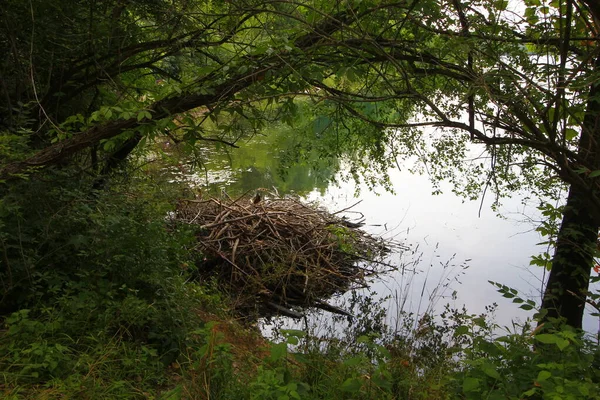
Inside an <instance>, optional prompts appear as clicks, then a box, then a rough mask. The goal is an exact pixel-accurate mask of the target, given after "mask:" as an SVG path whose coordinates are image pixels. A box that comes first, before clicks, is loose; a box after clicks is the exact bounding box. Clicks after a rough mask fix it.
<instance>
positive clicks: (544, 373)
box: [536, 371, 552, 382]
mask: <svg viewBox="0 0 600 400" xmlns="http://www.w3.org/2000/svg"><path fill="white" fill-rule="evenodd" d="M551 376H552V372H550V371H540V373H539V374H538V376H537V379H536V381H538V382H544V381H545V380H547V379H548V378H550V377H551Z"/></svg>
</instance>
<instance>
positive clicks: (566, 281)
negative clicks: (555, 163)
mask: <svg viewBox="0 0 600 400" xmlns="http://www.w3.org/2000/svg"><path fill="white" fill-rule="evenodd" d="M588 210H589V203H588V202H587V196H586V194H585V193H584V192H583V191H582V190H580V189H578V188H577V187H576V186H571V189H570V190H569V196H568V198H567V204H566V207H565V212H564V215H563V220H562V224H561V227H560V231H559V233H558V238H557V243H556V249H555V252H554V257H553V259H552V270H551V271H550V277H549V278H548V284H547V285H546V290H545V292H544V299H543V301H542V309H545V310H547V314H546V315H545V316H544V317H543V318H542V320H541V321H540V323H541V322H545V321H548V319H549V318H557V317H563V318H565V319H566V323H567V324H568V325H570V326H572V327H574V328H581V327H582V322H583V312H584V309H585V299H586V295H587V290H588V287H589V282H590V273H591V269H592V266H593V265H592V264H593V261H594V258H593V255H594V249H595V247H596V240H597V238H598V228H599V226H598V223H597V222H595V220H594V219H593V218H592V216H591V214H590V212H589V211H588Z"/></svg>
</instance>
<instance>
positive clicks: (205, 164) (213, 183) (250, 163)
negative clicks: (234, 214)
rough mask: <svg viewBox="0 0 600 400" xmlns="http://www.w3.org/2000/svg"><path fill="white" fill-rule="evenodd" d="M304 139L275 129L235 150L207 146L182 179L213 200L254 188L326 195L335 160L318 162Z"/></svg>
mask: <svg viewBox="0 0 600 400" xmlns="http://www.w3.org/2000/svg"><path fill="white" fill-rule="evenodd" d="M306 139H307V138H306V137H305V136H304V135H301V134H299V132H297V131H294V130H293V129H292V128H289V127H287V126H275V127H272V128H271V129H269V131H268V132H267V133H266V134H265V135H256V136H254V137H253V138H250V139H247V140H244V141H240V142H238V143H237V144H238V145H239V148H231V147H223V146H213V145H210V144H207V145H206V146H205V147H203V148H201V149H200V150H199V154H198V157H196V159H197V161H198V163H197V167H196V168H195V169H194V171H187V172H186V173H182V174H180V176H181V177H183V178H185V179H187V180H191V181H193V182H195V183H196V184H199V185H201V186H203V187H204V188H205V192H207V193H209V194H211V195H219V194H220V193H221V191H222V190H225V191H226V192H227V193H228V194H229V195H230V196H233V197H235V196H239V195H241V194H244V193H247V192H250V191H254V190H256V189H257V188H267V189H272V188H276V189H277V191H278V192H279V193H280V194H288V193H295V194H297V195H300V196H305V195H308V194H309V193H311V192H315V191H316V192H317V193H321V194H324V193H325V191H326V189H327V187H328V185H329V182H331V181H332V180H333V178H334V177H335V174H336V173H337V171H338V170H339V165H340V163H339V160H338V159H337V158H331V159H323V158H321V157H319V155H318V154H317V152H316V151H311V150H310V146H307V145H306V142H305V141H306ZM307 148H308V150H307Z"/></svg>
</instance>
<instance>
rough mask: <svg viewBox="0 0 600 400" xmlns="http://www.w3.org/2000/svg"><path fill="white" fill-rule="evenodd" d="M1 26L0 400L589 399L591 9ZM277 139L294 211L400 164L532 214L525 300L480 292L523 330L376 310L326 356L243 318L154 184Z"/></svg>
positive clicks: (597, 138) (567, 3) (360, 302)
mask: <svg viewBox="0 0 600 400" xmlns="http://www.w3.org/2000/svg"><path fill="white" fill-rule="evenodd" d="M513 3H514V4H513ZM0 21H1V24H0V49H1V50H2V54H4V55H5V57H4V59H3V61H2V63H0V266H1V269H0V289H1V292H0V372H1V375H0V376H1V377H2V379H1V380H0V393H1V394H2V396H3V397H4V398H65V397H66V398H90V399H101V398H106V399H114V398H164V399H178V398H201V399H202V398H205V399H219V398H221V399H238V398H239V399H244V398H248V399H269V398H273V399H278V400H279V399H294V398H295V399H319V398H322V399H330V398H331V399H355V398H360V399H385V398H390V399H403V398H407V399H435V398H440V399H442V398H444V399H446V398H461V399H464V398H469V399H480V398H490V399H494V398H497V399H500V398H514V399H522V398H533V399H535V398H544V399H554V398H556V399H558V398H561V399H562V398H575V399H576V398H598V397H599V394H598V389H597V387H598V383H599V382H598V380H599V377H598V355H597V347H594V346H593V343H591V342H590V341H589V340H588V339H586V338H585V336H584V333H583V332H581V327H582V319H583V315H584V309H585V306H586V304H590V305H592V306H593V307H596V309H597V308H598V296H597V295H596V294H594V293H593V292H592V291H591V290H590V282H593V281H595V280H597V277H594V276H593V275H592V271H593V268H594V267H595V265H596V262H595V261H596V258H597V257H598V230H599V227H600V189H599V186H598V182H600V181H599V179H600V130H599V129H598V127H599V126H600V100H599V96H600V86H599V85H598V80H599V79H600V56H599V51H600V50H599V49H600V46H599V43H600V40H599V37H600V26H599V22H598V21H600V8H599V6H598V5H597V3H596V2H595V1H593V0H552V1H546V0H522V1H516V2H509V1H504V0H473V1H458V0H451V1H440V0H416V1H383V0H335V1H321V0H315V1H304V0H299V1H287V0H282V1H279V0H275V1H264V0H242V1H221V0H214V1H195V0H188V1H162V0H140V1H126V0H106V1H89V2H81V1H75V0H54V1H46V0H31V1H28V2H24V1H21V0H5V1H4V2H3V5H2V12H1V13H0ZM282 126H284V127H285V129H286V130H287V132H289V138H288V139H287V140H286V141H285V145H286V146H289V147H286V151H282V154H281V155H280V157H281V158H282V159H284V160H285V161H286V163H287V164H283V165H285V167H282V168H281V170H280V171H272V172H273V173H278V176H281V177H282V178H281V179H282V180H283V179H284V178H285V176H286V174H287V175H288V177H289V176H296V177H300V176H302V179H303V184H304V185H303V190H306V191H309V190H312V189H313V188H319V189H321V190H322V189H323V187H324V182H325V181H326V180H329V179H333V178H334V177H335V176H336V173H337V172H339V170H341V169H343V171H344V172H345V173H346V177H347V178H351V179H354V180H356V181H363V182H366V183H367V184H368V185H369V186H370V187H375V186H377V187H383V188H388V189H389V188H390V185H389V179H388V175H387V171H388V170H389V169H390V168H398V169H410V170H412V171H415V172H426V173H428V174H429V176H430V177H431V178H432V180H433V182H434V183H439V182H440V181H442V180H449V181H451V182H452V183H453V184H454V188H455V191H456V192H457V194H460V195H463V196H467V197H471V198H472V197H477V196H484V195H486V194H487V193H493V195H494V196H496V201H497V203H498V202H500V201H501V200H502V198H503V197H505V196H510V195H511V194H513V193H515V192H517V191H523V192H525V193H528V194H529V195H531V196H534V197H536V198H538V199H539V200H540V202H541V203H542V204H541V206H540V207H541V210H543V215H544V217H545V218H546V220H545V221H543V222H542V224H541V225H540V227H539V231H540V233H542V234H543V235H544V236H545V237H546V239H547V244H548V246H549V249H550V250H549V251H548V252H547V253H545V254H543V255H541V256H538V257H535V258H534V259H533V264H536V265H539V266H541V267H543V268H546V269H547V270H548V271H549V274H550V275H549V280H548V284H547V289H546V291H545V294H544V298H543V301H542V304H540V305H539V306H536V305H535V303H533V302H531V300H528V299H521V298H520V297H519V296H518V293H515V291H513V290H511V289H510V288H507V287H505V286H503V285H502V283H499V284H498V285H496V287H497V288H498V290H499V291H500V293H501V295H503V296H505V297H508V298H512V299H513V300H514V301H515V303H518V304H521V307H522V308H524V309H529V310H534V309H536V310H537V311H538V312H537V313H536V314H535V315H534V318H535V320H534V322H532V324H533V325H535V326H530V325H529V324H528V323H522V324H515V325H514V326H513V327H511V328H510V329H508V330H503V329H502V328H500V327H496V326H494V325H493V322H492V321H491V320H490V319H489V315H482V316H473V315H469V314H468V313H467V312H465V311H462V310H453V309H448V310H447V311H446V313H444V314H443V315H439V316H437V315H433V314H430V313H427V314H422V315H411V314H405V313H402V312H401V311H399V315H398V316H397V318H396V322H395V324H385V323H384V322H386V321H385V318H384V317H383V314H385V313H384V310H385V308H381V305H379V306H378V304H379V303H378V302H377V301H376V300H375V299H376V297H375V296H366V297H360V296H359V297H354V299H355V300H356V301H355V302H354V303H355V304H350V306H349V307H348V310H349V311H348V312H349V313H350V314H351V315H353V316H354V319H353V320H352V322H351V323H350V322H348V324H349V325H348V326H346V328H344V329H342V331H340V329H334V330H332V331H331V332H329V333H328V334H326V335H325V336H323V335H320V334H317V333H315V332H313V331H312V329H313V326H312V325H310V324H307V325H306V326H305V329H304V331H296V330H287V331H285V330H282V331H280V332H279V336H278V337H277V338H276V339H275V340H274V341H273V342H271V341H267V340H265V339H263V338H261V337H260V335H259V334H258V333H259V332H258V330H257V329H256V327H255V326H252V325H251V324H249V323H248V322H246V325H244V324H242V323H241V322H240V321H236V320H235V314H234V313H233V310H234V309H235V308H236V307H235V306H236V304H234V303H233V301H234V299H235V296H234V293H231V292H229V293H228V290H225V289H224V288H223V285H219V283H218V281H216V280H214V279H211V278H210V276H209V275H207V274H206V273H205V272H206V271H200V270H199V268H202V267H201V266H202V265H203V262H204V261H206V260H204V258H205V257H206V256H207V255H209V254H204V253H203V252H202V251H196V250H197V246H198V238H201V237H202V232H201V231H199V229H200V228H201V227H198V226H195V225H194V224H190V223H186V221H177V220H173V219H172V218H170V217H169V216H171V215H174V214H173V213H175V215H176V212H177V205H178V201H180V200H181V199H186V198H188V199H189V198H190V192H191V193H192V194H196V193H195V191H197V190H198V188H197V187H192V188H189V187H188V188H182V187H181V185H180V184H178V182H173V180H175V181H177V179H168V178H166V177H165V174H162V173H161V172H162V169H161V166H163V165H164V164H166V163H167V162H172V164H173V165H175V166H177V168H178V169H179V171H180V172H181V173H182V174H183V175H191V174H193V173H195V172H196V171H197V167H198V166H202V164H203V163H204V162H206V159H207V158H209V157H211V155H214V154H215V152H219V151H222V152H223V153H226V152H227V149H228V148H235V147H239V146H243V144H244V141H247V140H249V139H250V138H252V137H257V136H260V135H266V136H267V137H268V135H269V129H280V128H281V127H282ZM267 142H268V141H267ZM269 143H271V142H269ZM209 144H210V145H213V146H214V148H213V149H214V151H213V152H206V151H203V147H202V146H204V145H209ZM272 145H273V146H276V145H277V144H276V143H275V142H273V144H272ZM167 148H177V151H178V153H174V152H172V151H170V150H167ZM204 149H205V148H204ZM288 150H289V151H288ZM475 153H477V154H479V156H477V155H476V156H474V157H472V155H473V154H475ZM155 157H162V163H151V162H150V159H151V158H155ZM176 157H177V158H176ZM257 160H258V158H257ZM301 164H303V165H305V166H310V165H320V166H322V167H324V168H322V171H325V173H324V174H323V175H322V176H319V177H315V176H313V175H310V176H305V175H303V174H301V173H299V172H298V171H294V170H292V169H291V168H288V166H291V165H301ZM156 165H159V166H158V167H156ZM255 165H260V166H270V165H271V164H270V163H269V162H268V161H267V160H266V158H265V157H262V158H261V159H260V162H259V161H256V162H255ZM195 168H196V169H195ZM248 169H251V166H249V167H248ZM292 172H293V173H292ZM309 178H311V179H309ZM313 180H314V181H318V184H316V185H313V184H312V183H311V182H312V181H313ZM268 181H269V182H271V181H273V180H272V179H271V180H268ZM247 182H249V181H246V182H245V184H246V183H247ZM179 183H181V182H179ZM254 189H256V187H250V188H249V190H254ZM565 189H568V195H567V197H566V199H564V200H565V201H563V203H564V205H563V206H559V207H557V206H550V205H549V204H550V203H549V202H548V201H547V200H548V199H550V200H552V201H553V204H557V203H560V201H561V193H562V191H563V190H565ZM179 204H181V203H179ZM187 222H189V221H187ZM330 233H331V234H333V235H334V236H336V237H337V238H338V239H339V241H338V242H337V244H338V245H339V246H340V247H342V246H344V245H347V240H346V239H347V236H348V232H347V231H345V230H343V229H338V228H335V227H334V228H332V231H330ZM552 251H553V252H554V253H553V255H551V253H552ZM206 253H208V252H206ZM249 264H250V265H251V263H249ZM229 290H230V291H233V290H234V289H229ZM281 290H283V288H282V289H281ZM319 300H324V299H319ZM275 306H279V307H282V305H281V304H275ZM536 307H537V308H536ZM346 317H347V316H346ZM344 318H345V317H344ZM211 321H216V322H215V323H212V322H211ZM387 322H389V321H387ZM339 324H341V320H340V322H339ZM339 326H341V325H339ZM390 326H394V329H391V328H389V327H390Z"/></svg>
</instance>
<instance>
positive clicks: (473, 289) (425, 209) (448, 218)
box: [175, 132, 598, 332]
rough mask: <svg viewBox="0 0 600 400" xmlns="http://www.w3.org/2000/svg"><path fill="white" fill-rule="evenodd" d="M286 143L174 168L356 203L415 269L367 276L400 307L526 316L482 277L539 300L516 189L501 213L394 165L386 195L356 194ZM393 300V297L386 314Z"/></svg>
mask: <svg viewBox="0 0 600 400" xmlns="http://www.w3.org/2000/svg"><path fill="white" fill-rule="evenodd" d="M292 145H293V142H292V141H291V140H290V135H289V134H286V133H285V132H284V133H282V134H281V135H279V136H278V135H277V133H276V132H275V133H273V132H272V133H271V134H270V135H269V136H265V137H262V136H259V137H255V138H254V139H253V140H251V141H249V142H248V143H243V144H241V148H240V149H230V150H228V151H227V152H224V151H223V150H220V151H217V150H216V149H209V148H207V149H204V150H203V154H202V159H204V160H205V161H204V162H203V163H201V164H200V165H199V166H197V167H196V169H195V171H197V172H195V173H191V172H190V171H191V169H188V170H187V171H181V170H179V171H175V172H176V173H177V174H179V175H180V178H181V176H185V177H186V178H187V179H189V180H192V181H193V182H194V183H193V184H194V185H199V186H201V187H202V188H203V189H202V190H203V191H204V192H208V193H209V194H212V195H218V194H219V193H220V192H221V191H222V190H225V191H227V193H229V194H230V195H233V196H235V195H239V194H242V193H246V192H249V191H250V192H252V193H253V191H254V190H255V189H256V188H259V187H262V188H272V187H276V188H277V190H278V191H279V193H280V194H286V193H296V194H298V195H300V196H303V197H305V198H307V199H308V200H314V201H318V202H319V203H321V204H322V205H324V206H326V207H327V208H328V209H329V210H330V211H337V210H340V209H344V208H346V207H348V206H350V205H352V204H354V203H356V202H357V201H360V203H359V204H357V205H356V206H355V207H354V208H353V209H352V210H353V211H356V212H360V213H362V214H363V215H364V218H365V222H366V224H367V225H366V226H365V229H367V230H368V231H369V232H372V233H374V234H378V235H382V236H384V237H387V238H394V239H396V240H399V241H401V242H402V243H403V244H405V245H407V246H409V247H410V248H411V250H410V251H405V252H404V253H403V254H396V255H394V256H393V257H392V260H393V261H394V262H395V263H398V264H403V265H406V266H408V267H410V268H414V269H416V270H417V273H416V275H413V274H410V276H409V275H408V274H405V275H401V274H400V273H395V274H392V275H391V276H386V277H384V278H382V279H380V280H378V281H375V282H373V284H372V289H374V290H375V291H376V292H377V293H378V294H379V295H381V296H385V295H387V294H391V295H392V296H395V297H397V298H399V297H400V298H406V299H407V302H406V305H405V309H408V310H411V311H421V312H422V311H424V310H425V309H426V308H427V307H430V308H433V309H435V310H438V311H439V310H440V309H441V308H442V307H443V305H444V304H446V303H451V304H453V305H455V306H462V305H463V304H464V305H465V306H466V308H467V310H468V311H469V312H471V313H483V312H484V311H485V306H486V305H489V304H492V303H498V305H499V307H498V309H497V311H496V315H495V320H496V322H498V323H499V324H501V325H507V326H509V325H510V323H511V321H513V320H524V319H525V318H527V317H530V316H531V312H526V311H523V310H521V309H519V308H518V306H517V305H516V304H514V303H512V301H511V300H508V299H505V298H503V297H502V296H501V295H500V294H499V293H497V292H496V291H495V289H494V287H493V286H492V285H491V284H489V283H488V281H490V280H491V281H495V282H499V283H502V284H505V285H507V286H509V287H512V288H515V289H517V290H518V291H519V293H520V295H521V297H523V298H530V299H533V300H535V301H536V303H539V302H540V298H541V296H540V293H541V288H542V279H543V277H544V272H543V270H542V269H540V268H539V267H530V266H529V261H530V258H531V256H532V255H535V254H539V253H541V252H543V251H545V247H544V246H540V245H538V243H539V242H541V241H542V240H543V239H542V238H541V237H540V236H539V235H538V234H537V233H536V232H535V231H534V228H535V222H531V221H532V220H535V219H536V214H537V213H536V209H535V207H534V206H535V204H532V205H531V206H528V205H523V204H522V196H520V195H515V196H514V197H513V198H509V199H505V200H503V202H502V207H501V209H500V213H501V215H502V218H501V217H499V216H498V215H497V213H496V212H495V211H492V209H491V208H490V204H491V198H490V199H484V202H483V206H481V201H465V200H463V199H462V198H459V197H457V196H455V195H454V194H452V192H451V190H450V189H451V188H450V187H449V186H446V187H444V186H443V185H442V188H443V189H444V193H443V194H441V195H435V196H434V195H432V194H431V193H432V186H431V184H430V182H429V178H428V177H426V176H420V175H412V174H410V173H408V172H400V171H397V170H392V171H390V176H391V181H392V186H393V189H394V192H395V193H394V194H392V193H390V192H386V191H385V190H384V189H380V190H376V191H371V190H369V189H367V188H366V187H359V189H360V194H359V195H358V197H355V195H356V189H357V187H356V186H355V184H354V183H353V182H348V183H341V184H336V185H331V184H329V180H330V179H331V178H333V177H334V176H336V175H335V174H336V169H337V168H338V167H339V165H340V164H339V163H336V162H333V163H325V162H322V161H321V160H319V159H318V157H316V156H315V157H313V158H312V159H311V160H310V161H309V162H305V163H301V164H294V165H291V166H290V165H285V161H286V160H287V159H288V158H289V152H290V151H293V150H290V149H291V147H290V146H292ZM282 173H283V175H284V176H282ZM480 206H481V211H480ZM350 216H352V214H350ZM408 283H410V284H408ZM436 288H437V291H436ZM453 294H454V295H453ZM395 307H396V304H395V302H394V301H392V302H391V303H390V304H389V307H388V310H389V314H390V319H393V317H394V315H395V313H396V309H395ZM584 326H585V329H586V330H587V331H589V332H596V331H597V330H598V320H597V319H596V318H592V317H590V316H588V317H587V318H586V320H585V322H584Z"/></svg>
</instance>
